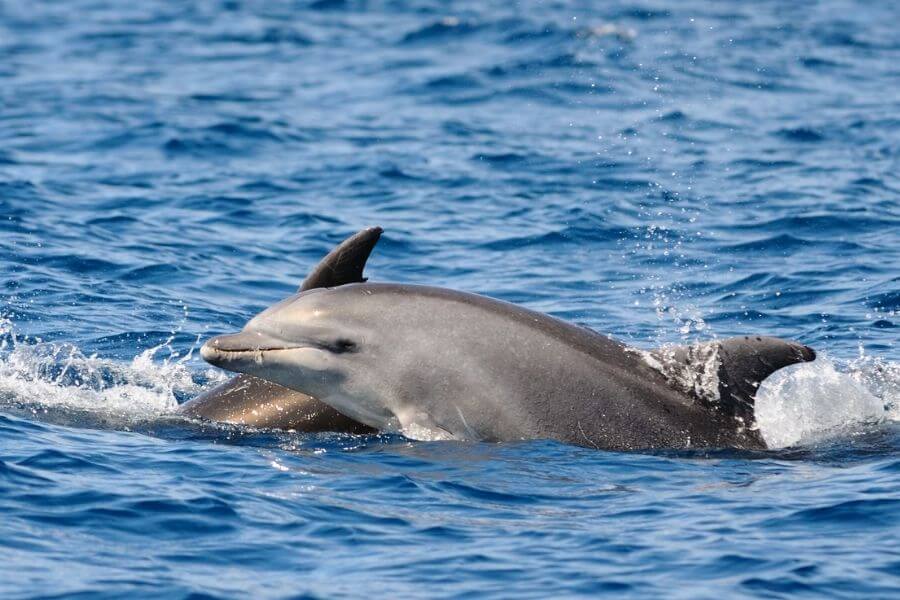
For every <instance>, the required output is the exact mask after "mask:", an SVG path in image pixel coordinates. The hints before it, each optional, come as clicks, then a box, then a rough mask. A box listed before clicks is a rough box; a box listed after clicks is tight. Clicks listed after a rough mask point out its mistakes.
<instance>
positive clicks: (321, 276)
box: [298, 227, 383, 292]
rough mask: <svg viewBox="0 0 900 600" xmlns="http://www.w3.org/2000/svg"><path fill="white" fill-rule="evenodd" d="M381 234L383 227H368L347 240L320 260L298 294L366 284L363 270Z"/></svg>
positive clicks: (301, 285)
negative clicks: (324, 288)
mask: <svg viewBox="0 0 900 600" xmlns="http://www.w3.org/2000/svg"><path fill="white" fill-rule="evenodd" d="M382 231H383V229H381V227H369V228H367V229H363V230H362V231H360V232H358V233H356V234H354V235H351V236H350V237H348V238H347V239H346V240H344V241H343V242H341V243H340V245H338V246H337V247H336V248H335V249H334V250H332V251H331V252H329V253H328V255H327V256H326V257H325V258H323V259H322V260H321V261H319V264H317V265H316V267H315V268H314V269H313V270H312V272H311V273H310V274H309V275H307V277H306V279H304V280H303V283H302V284H300V289H299V290H298V291H300V292H305V291H306V290H311V289H315V288H323V287H337V286H339V285H345V284H347V283H362V282H363V281H365V280H366V278H365V277H363V269H364V268H365V266H366V261H367V260H368V259H369V254H371V253H372V248H374V247H375V244H376V243H378V238H380V237H381V232H382Z"/></svg>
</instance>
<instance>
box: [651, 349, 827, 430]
mask: <svg viewBox="0 0 900 600" xmlns="http://www.w3.org/2000/svg"><path fill="white" fill-rule="evenodd" d="M651 356H653V357H654V358H655V359H656V360H657V361H659V362H660V363H661V364H662V370H663V373H664V374H665V375H666V376H667V378H668V379H669V380H670V381H671V382H672V384H673V385H674V386H675V387H677V388H679V389H681V390H682V391H684V392H686V393H687V394H688V395H690V396H692V397H693V398H695V399H697V400H700V401H701V402H703V403H704V404H707V405H708V406H710V408H715V409H716V410H718V411H721V412H722V413H723V414H725V415H728V416H733V417H737V418H740V419H743V421H744V423H746V424H747V425H752V424H753V423H755V416H754V401H755V399H756V392H757V390H758V389H759V385H760V384H761V383H762V382H763V381H764V380H765V379H766V377H768V376H769V375H771V374H772V373H774V372H775V371H777V370H779V369H781V368H784V367H787V366H789V365H793V364H796V363H800V362H808V361H811V360H815V358H816V353H815V351H814V350H813V349H812V348H810V347H808V346H804V345H803V344H800V343H798V342H793V341H789V340H782V339H779V338H773V337H762V336H741V337H734V338H729V339H726V340H720V341H715V342H707V343H704V344H697V345H694V346H676V347H674V348H663V349H659V350H654V351H653V352H651Z"/></svg>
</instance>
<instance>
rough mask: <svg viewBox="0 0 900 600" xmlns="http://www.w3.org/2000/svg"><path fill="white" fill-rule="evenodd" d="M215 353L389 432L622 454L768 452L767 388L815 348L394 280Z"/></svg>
mask: <svg viewBox="0 0 900 600" xmlns="http://www.w3.org/2000/svg"><path fill="white" fill-rule="evenodd" d="M201 354H202V356H203V358H204V359H205V360H207V361H208V362H210V363H212V364H214V365H217V366H220V367H222V368H225V369H228V370H231V371H238V372H242V373H247V374H250V375H254V376H257V377H261V378H264V379H268V380H271V381H274V382H277V383H279V384H281V385H283V386H286V387H288V388H291V389H294V390H298V391H302V392H304V393H307V394H310V395H312V396H314V397H316V398H319V399H321V400H322V401H323V402H325V403H327V404H329V405H331V406H332V407H334V408H335V409H337V410H338V411H339V412H341V413H343V414H345V415H347V416H349V417H351V418H353V419H354V420H356V421H359V422H361V423H364V424H366V425H368V426H370V427H372V428H375V429H378V430H383V431H400V432H404V433H407V434H410V435H412V436H414V437H418V436H420V435H421V432H422V431H423V430H424V431H426V432H429V433H430V434H431V435H432V436H434V437H439V438H450V439H459V440H485V441H511V440H522V439H536V438H543V439H554V440H559V441H562V442H567V443H572V444H578V445H582V446H587V447H593V448H598V449H616V450H636V449H650V448H695V447H732V448H748V449H762V448H765V443H764V441H763V440H762V438H761V436H760V435H759V433H758V431H756V430H755V429H754V427H753V424H754V419H753V395H754V394H755V393H756V390H757V387H758V386H759V383H760V382H762V380H763V379H765V378H766V377H767V376H768V375H769V374H771V373H772V372H774V371H776V370H778V369H780V368H782V367H785V366H787V365H791V364H794V363H798V362H803V361H810V360H813V359H814V358H815V353H814V352H813V351H812V350H811V349H810V348H808V347H806V346H803V345H801V344H798V343H796V342H790V341H784V340H779V339H775V338H767V337H742V338H733V339H730V340H724V341H721V342H712V343H710V344H706V345H703V346H698V347H693V348H675V349H670V350H660V351H656V352H654V353H645V352H642V351H639V350H636V349H632V348H629V347H627V346H625V345H624V344H622V343H620V342H617V341H615V340H612V339H610V338H608V337H605V336H603V335H600V334H598V333H595V332H593V331H590V330H588V329H585V328H582V327H578V326H575V325H572V324H569V323H566V322H564V321H561V320H559V319H555V318H553V317H550V316H548V315H545V314H541V313H538V312H534V311H531V310H528V309H525V308H522V307H520V306H516V305H513V304H509V303H506V302H502V301H499V300H494V299H491V298H487V297H484V296H479V295H475V294H469V293H464V292H458V291H453V290H449V289H443V288H436V287H426V286H415V285H399V284H380V283H361V284H350V285H344V286H340V287H337V288H332V289H315V290H310V291H307V292H303V293H300V294H297V295H295V296H292V297H290V298H287V299H286V300H283V301H282V302H280V303H278V304H276V305H274V306H272V307H271V308H269V309H268V310H266V311H264V312H262V313H261V314H259V315H258V316H256V317H255V318H253V319H252V320H251V321H250V322H249V323H248V324H247V326H246V327H245V328H244V330H243V331H242V332H241V333H238V334H235V335H225V336H220V337H216V338H213V339H211V340H209V341H208V342H206V343H205V344H204V345H203V347H202V349H201ZM648 359H649V360H648ZM650 362H658V363H660V364H663V366H664V367H666V366H668V368H663V369H662V370H660V369H659V368H655V367H653V366H651V364H650ZM703 365H706V370H704V368H703ZM671 367H675V369H674V370H672V369H671ZM679 369H681V370H682V371H683V372H684V373H687V377H684V376H682V377H680V378H679V377H676V376H673V375H672V374H671V373H676V372H678V371H679ZM664 371H665V372H667V373H669V375H666V374H664ZM694 375H696V377H694ZM704 378H705V379H704ZM695 379H696V381H695ZM701 380H703V381H706V383H704V384H703V385H697V383H698V381H700V383H703V381H701ZM710 386H712V387H711V388H710ZM435 434H436V435H435Z"/></svg>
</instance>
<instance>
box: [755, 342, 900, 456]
mask: <svg viewBox="0 0 900 600" xmlns="http://www.w3.org/2000/svg"><path fill="white" fill-rule="evenodd" d="M896 420H900V363H889V362H885V361H881V360H877V359H860V360H857V361H853V362H850V363H846V364H844V365H840V364H837V363H836V362H835V361H834V360H832V359H830V358H828V357H827V356H823V355H822V354H821V353H820V354H819V356H818V358H816V360H815V361H814V362H811V363H801V364H797V365H793V366H790V367H787V368H784V369H781V370H780V371H777V372H775V373H773V374H772V375H771V376H769V377H768V378H766V380H765V381H763V383H762V385H761V386H760V388H759V391H758V392H757V394H756V422H757V426H758V427H759V429H760V433H761V434H762V436H763V439H765V441H766V444H767V445H768V446H769V447H770V448H785V447H787V446H794V445H798V444H812V443H815V442H818V441H821V440H823V439H827V438H830V437H835V436H839V435H841V434H842V433H845V432H846V431H847V430H848V428H851V427H854V426H859V425H860V424H862V423H879V422H885V421H896Z"/></svg>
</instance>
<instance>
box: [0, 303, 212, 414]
mask: <svg viewBox="0 0 900 600" xmlns="http://www.w3.org/2000/svg"><path fill="white" fill-rule="evenodd" d="M0 338H2V341H0V404H8V405H9V404H16V405H20V406H21V405H24V406H28V407H30V408H31V411H32V412H33V413H35V414H37V413H39V412H41V411H46V410H47V409H49V408H63V409H76V410H81V411H87V412H91V413H100V414H104V415H115V416H118V417H125V418H127V419H146V418H152V417H156V416H159V415H163V414H167V413H171V412H172V411H174V409H175V408H176V407H177V406H178V401H177V399H176V394H183V395H194V394H197V393H199V392H201V391H203V388H204V387H205V386H203V385H200V384H199V383H197V382H196V381H195V379H194V375H195V374H196V373H194V372H193V371H191V369H189V368H188V366H187V362H188V361H189V360H190V359H191V358H192V352H193V349H191V351H189V352H188V353H186V354H185V355H184V356H180V355H179V354H178V353H177V352H175V351H174V350H173V349H172V348H171V346H170V343H171V339H170V340H167V341H166V342H164V343H163V344H160V345H159V346H156V347H154V348H150V349H148V350H145V351H144V352H141V353H140V354H138V355H137V356H135V357H134V358H133V359H132V360H131V361H128V362H123V361H116V360H111V359H105V358H99V357H97V356H96V355H94V356H86V355H84V354H83V353H82V352H81V351H80V350H79V349H78V348H77V347H75V346H73V345H70V344H55V343H49V342H40V341H37V340H28V339H24V338H20V337H18V336H17V335H16V333H15V330H14V327H13V324H12V322H11V321H9V320H8V319H0ZM164 349H167V350H168V356H166V357H165V358H163V359H162V360H161V361H160V360H157V355H158V354H160V352H161V351H162V350H164ZM203 376H204V377H205V378H206V379H207V380H209V381H212V382H213V383H217V382H219V381H222V380H224V379H225V378H226V376H225V375H224V374H223V373H221V372H219V371H215V370H213V369H209V370H207V372H205V373H203Z"/></svg>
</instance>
